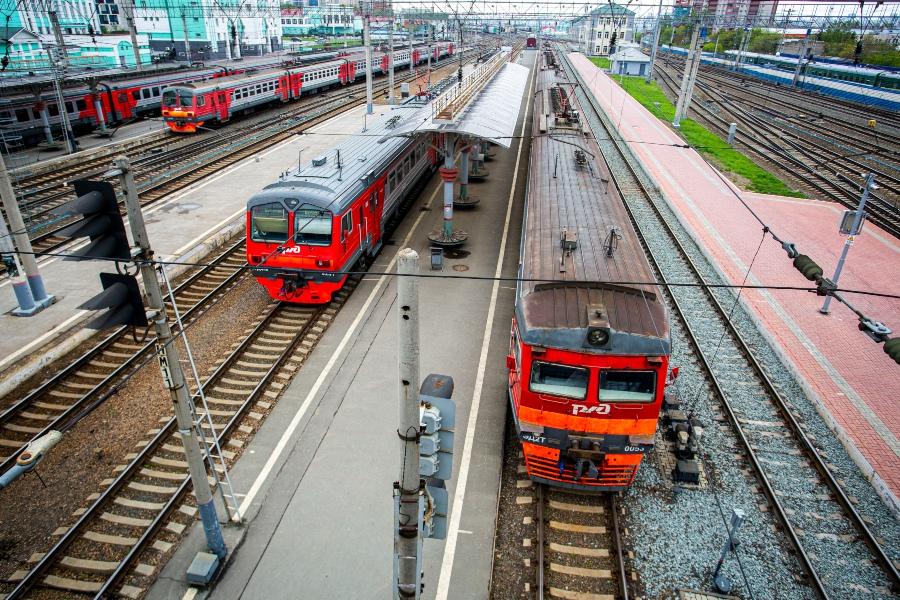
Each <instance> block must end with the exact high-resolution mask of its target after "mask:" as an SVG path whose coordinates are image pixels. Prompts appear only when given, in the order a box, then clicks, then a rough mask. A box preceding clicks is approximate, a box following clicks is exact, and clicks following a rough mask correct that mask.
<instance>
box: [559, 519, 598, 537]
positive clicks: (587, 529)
mask: <svg viewBox="0 0 900 600" xmlns="http://www.w3.org/2000/svg"><path fill="white" fill-rule="evenodd" d="M550 527H552V528H553V529H558V530H559V531H569V532H571V533H594V534H598V535H603V534H605V533H606V527H604V526H602V525H579V524H577V523H566V522H565V521H550Z"/></svg>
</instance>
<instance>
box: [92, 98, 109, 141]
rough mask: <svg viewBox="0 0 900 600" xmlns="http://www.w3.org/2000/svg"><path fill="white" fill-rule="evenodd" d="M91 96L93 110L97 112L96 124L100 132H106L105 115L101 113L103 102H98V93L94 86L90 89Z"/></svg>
mask: <svg viewBox="0 0 900 600" xmlns="http://www.w3.org/2000/svg"><path fill="white" fill-rule="evenodd" d="M91 98H92V99H93V101H94V102H93V103H94V112H96V113H97V126H98V127H99V128H100V133H106V116H105V115H104V114H103V103H102V102H100V94H99V93H97V89H96V88H94V89H93V90H91Z"/></svg>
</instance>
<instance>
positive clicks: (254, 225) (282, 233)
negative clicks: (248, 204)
mask: <svg viewBox="0 0 900 600" xmlns="http://www.w3.org/2000/svg"><path fill="white" fill-rule="evenodd" d="M287 234H288V213H287V211H286V210H285V209H284V207H283V206H282V205H281V204H278V203H277V202H272V203H271V204H262V205H260V206H254V207H253V208H252V209H251V210H250V239H252V240H253V241H254V242H265V243H269V244H271V243H281V242H286V241H287V239H288V235H287Z"/></svg>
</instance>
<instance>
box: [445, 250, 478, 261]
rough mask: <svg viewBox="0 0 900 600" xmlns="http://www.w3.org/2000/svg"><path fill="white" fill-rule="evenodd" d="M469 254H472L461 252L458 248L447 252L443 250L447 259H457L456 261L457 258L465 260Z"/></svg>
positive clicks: (465, 251) (466, 251)
mask: <svg viewBox="0 0 900 600" xmlns="http://www.w3.org/2000/svg"><path fill="white" fill-rule="evenodd" d="M470 254H472V253H471V252H469V251H468V250H462V249H460V248H451V249H448V250H444V255H445V256H446V257H447V258H457V259H458V258H466V257H467V256H469V255H470Z"/></svg>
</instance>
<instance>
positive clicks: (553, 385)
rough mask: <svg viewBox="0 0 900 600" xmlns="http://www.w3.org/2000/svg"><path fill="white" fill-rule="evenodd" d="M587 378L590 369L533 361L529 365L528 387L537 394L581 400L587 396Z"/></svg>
mask: <svg viewBox="0 0 900 600" xmlns="http://www.w3.org/2000/svg"><path fill="white" fill-rule="evenodd" d="M589 378H590V371H588V370H587V369H582V368H581V367H570V366H569V365H559V364H553V363H545V362H539V361H535V362H534V363H533V364H532V366H531V385H530V386H529V389H530V390H531V391H532V392H536V393H538V394H550V395H552V396H564V397H566V398H576V399H579V400H583V399H584V398H585V397H587V389H588V379H589Z"/></svg>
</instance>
